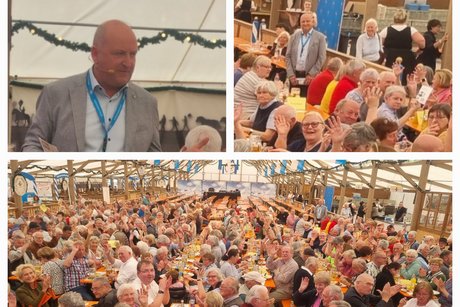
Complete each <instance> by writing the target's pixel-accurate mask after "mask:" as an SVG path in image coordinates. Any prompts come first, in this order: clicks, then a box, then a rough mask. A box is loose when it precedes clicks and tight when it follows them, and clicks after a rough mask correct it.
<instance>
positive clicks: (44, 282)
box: [8, 197, 452, 307]
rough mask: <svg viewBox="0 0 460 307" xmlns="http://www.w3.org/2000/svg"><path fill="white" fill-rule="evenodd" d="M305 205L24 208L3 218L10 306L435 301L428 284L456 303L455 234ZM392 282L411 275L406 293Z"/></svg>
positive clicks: (444, 302) (259, 306)
mask: <svg viewBox="0 0 460 307" xmlns="http://www.w3.org/2000/svg"><path fill="white" fill-rule="evenodd" d="M306 206H307V208H308V209H307V210H306V211H304V213H303V214H302V215H301V216H298V215H297V214H296V211H295V210H292V211H291V212H290V213H288V212H287V211H286V210H285V209H284V208H280V209H279V210H278V209H276V208H275V207H269V208H266V210H263V211H262V210H259V209H260V207H259V206H256V205H255V203H253V202H252V201H251V200H250V201H249V204H248V205H246V207H245V209H244V210H243V209H242V207H241V203H240V202H238V203H237V202H230V203H229V204H228V209H227V210H226V211H225V213H224V214H223V215H217V216H216V215H215V208H213V204H212V202H211V201H210V200H199V199H195V198H193V199H191V200H189V201H180V202H178V203H176V204H174V203H169V202H168V201H166V202H164V203H157V202H155V201H151V200H150V199H149V198H148V197H143V198H142V199H140V200H138V201H135V200H132V201H117V202H115V203H112V204H107V203H103V202H102V201H97V200H85V199H83V198H82V197H80V199H79V200H78V202H77V204H76V205H75V206H70V205H68V204H66V203H65V202H61V203H60V207H59V209H58V210H59V211H58V212H54V213H53V212H51V210H48V211H47V212H45V213H44V212H42V211H40V210H37V211H35V215H31V214H30V213H29V211H24V212H23V215H22V216H20V217H19V218H18V219H9V221H8V222H9V223H8V234H9V238H8V244H9V245H8V246H9V253H8V269H9V276H10V277H9V283H10V287H11V290H10V295H9V302H10V306H15V304H16V300H17V304H18V305H21V306H57V304H58V302H59V306H84V302H82V300H85V301H97V305H96V306H161V305H165V306H168V305H169V304H171V303H173V302H176V303H179V302H184V301H185V302H189V303H190V304H193V303H195V304H198V305H200V306H212V307H220V306H225V307H231V306H244V307H250V306H254V307H269V306H273V304H274V305H276V306H284V304H286V303H287V304H289V305H290V304H291V303H290V302H291V301H292V302H293V304H295V305H296V306H325V307H338V306H353V307H355V306H356V307H359V306H363V307H364V306H401V307H402V306H407V307H409V306H439V305H438V303H435V301H434V300H433V299H432V298H433V291H434V290H436V291H439V292H440V296H439V303H440V304H441V306H452V270H451V269H452V246H451V242H448V240H446V239H444V238H441V239H439V241H436V240H435V239H434V238H433V237H432V236H425V237H424V239H423V240H422V241H421V242H418V241H417V240H416V232H415V231H410V232H406V231H405V230H404V229H402V230H399V231H395V230H394V227H393V228H390V227H388V228H387V229H385V227H384V225H383V223H377V222H376V221H374V220H372V219H367V220H365V219H364V217H363V216H364V215H362V214H361V215H360V214H357V215H353V214H347V215H346V216H340V215H334V214H331V213H329V212H328V210H327V208H326V206H325V205H324V200H322V199H320V200H318V201H317V204H316V206H315V205H313V204H312V205H308V204H307V205H306ZM346 211H347V210H344V211H343V212H346ZM347 212H348V211H347ZM390 226H391V225H390ZM187 257H189V259H188V260H185V259H186V258H187ZM189 262H193V264H192V266H191V267H190V271H185V267H184V265H185V264H187V263H189ZM37 268H39V270H40V271H41V273H38V272H37ZM262 268H264V269H262ZM95 272H96V274H95ZM97 272H104V273H103V274H97ZM14 277H16V278H14ZM88 278H91V281H90V282H87V281H85V280H86V279H88ZM399 279H405V280H406V282H407V281H409V282H410V281H411V280H413V281H414V285H415V282H416V283H417V285H416V286H415V289H414V290H413V291H414V292H413V298H410V299H409V298H405V297H404V295H403V292H402V289H401V286H400V285H399V283H398V280H399ZM82 304H83V305H82Z"/></svg>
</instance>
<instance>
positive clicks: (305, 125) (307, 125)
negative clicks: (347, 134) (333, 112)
mask: <svg viewBox="0 0 460 307" xmlns="http://www.w3.org/2000/svg"><path fill="white" fill-rule="evenodd" d="M322 124H323V123H321V122H311V123H302V128H308V127H309V126H311V127H312V128H317V127H318V126H319V125H322Z"/></svg>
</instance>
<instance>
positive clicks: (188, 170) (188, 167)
mask: <svg viewBox="0 0 460 307" xmlns="http://www.w3.org/2000/svg"><path fill="white" fill-rule="evenodd" d="M191 170H192V161H188V163H187V173H190V171H191Z"/></svg>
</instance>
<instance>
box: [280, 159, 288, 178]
mask: <svg viewBox="0 0 460 307" xmlns="http://www.w3.org/2000/svg"><path fill="white" fill-rule="evenodd" d="M286 164H287V161H286V160H282V161H281V169H280V174H281V175H286Z"/></svg>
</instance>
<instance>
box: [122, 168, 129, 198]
mask: <svg viewBox="0 0 460 307" xmlns="http://www.w3.org/2000/svg"><path fill="white" fill-rule="evenodd" d="M123 166H124V175H125V198H126V200H128V199H129V170H128V161H125V162H124V165H123Z"/></svg>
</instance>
